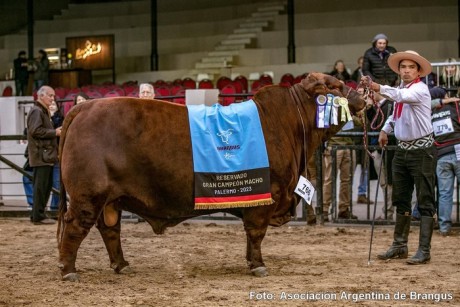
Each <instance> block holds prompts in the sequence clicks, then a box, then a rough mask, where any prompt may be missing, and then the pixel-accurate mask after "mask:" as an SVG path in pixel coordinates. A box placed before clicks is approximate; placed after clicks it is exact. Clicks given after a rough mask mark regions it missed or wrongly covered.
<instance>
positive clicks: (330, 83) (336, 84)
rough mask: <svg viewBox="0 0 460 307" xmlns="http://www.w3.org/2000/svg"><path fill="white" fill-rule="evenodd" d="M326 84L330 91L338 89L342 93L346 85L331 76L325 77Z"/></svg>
mask: <svg viewBox="0 0 460 307" xmlns="http://www.w3.org/2000/svg"><path fill="white" fill-rule="evenodd" d="M324 82H325V83H326V85H327V87H328V88H329V89H331V90H332V89H338V90H340V91H342V89H343V86H344V83H343V82H341V81H339V79H337V78H335V77H333V76H329V75H324Z"/></svg>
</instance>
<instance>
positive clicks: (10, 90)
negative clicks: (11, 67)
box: [2, 85, 13, 97]
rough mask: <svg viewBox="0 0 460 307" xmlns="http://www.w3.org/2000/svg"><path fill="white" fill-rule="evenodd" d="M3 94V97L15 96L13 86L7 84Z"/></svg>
mask: <svg viewBox="0 0 460 307" xmlns="http://www.w3.org/2000/svg"><path fill="white" fill-rule="evenodd" d="M2 96H3V97H11V96H13V88H12V87H11V86H9V85H8V86H5V88H4V89H3V93H2Z"/></svg>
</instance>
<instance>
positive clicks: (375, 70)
mask: <svg viewBox="0 0 460 307" xmlns="http://www.w3.org/2000/svg"><path fill="white" fill-rule="evenodd" d="M393 53H396V49H395V48H393V47H391V46H388V37H387V36H386V35H385V34H377V35H376V36H375V37H374V39H373V40H372V47H371V48H369V49H368V50H366V52H365V53H364V59H363V74H364V75H365V76H370V77H371V78H372V80H373V81H374V82H377V83H379V84H383V85H391V86H394V85H396V80H397V79H398V75H397V74H395V73H394V72H393V71H392V70H391V69H390V68H389V67H388V57H389V56H390V55H391V54H393Z"/></svg>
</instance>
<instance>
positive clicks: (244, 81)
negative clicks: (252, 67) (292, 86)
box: [233, 75, 249, 93]
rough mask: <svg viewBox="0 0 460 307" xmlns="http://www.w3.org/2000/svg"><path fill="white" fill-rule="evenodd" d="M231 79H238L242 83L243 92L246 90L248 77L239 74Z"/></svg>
mask: <svg viewBox="0 0 460 307" xmlns="http://www.w3.org/2000/svg"><path fill="white" fill-rule="evenodd" d="M233 81H239V82H240V83H241V85H243V93H247V92H248V85H249V83H248V79H247V78H246V77H245V76H242V75H239V76H237V77H236V78H235V79H234V80H233Z"/></svg>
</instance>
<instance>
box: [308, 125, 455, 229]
mask: <svg viewBox="0 0 460 307" xmlns="http://www.w3.org/2000/svg"><path fill="white" fill-rule="evenodd" d="M367 135H368V136H369V137H372V136H374V137H375V136H378V135H379V133H378V132H368V133H367ZM335 136H338V137H340V136H341V137H353V138H356V137H361V138H362V137H363V132H339V133H338V134H336V135H335ZM331 147H332V156H333V157H334V158H333V165H332V182H334V183H337V167H336V164H335V162H336V157H337V156H336V153H337V150H350V151H352V150H365V147H364V145H332V146H331ZM368 148H369V150H375V149H379V148H380V147H379V146H377V145H369V146H368ZM396 148H397V146H387V148H386V150H387V151H394V150H396ZM385 159H386V160H385V163H391V161H388V157H387V155H386V156H385ZM322 163H323V162H322V159H321V161H320V163H317V164H316V165H317V166H319V165H321V168H322ZM354 165H355V163H352V164H351V170H350V174H351V176H352V177H351V183H352V184H350V188H349V193H350V210H351V213H353V209H354V205H353V190H352V188H353V180H354V173H355V167H354ZM370 167H371V165H370V163H368V164H367V172H368V174H369V172H370ZM317 169H318V168H317ZM322 179H323V177H322V176H321V177H317V186H318V189H317V199H318V203H317V207H318V208H320V209H321V210H322V204H323V200H322V197H321V198H320V197H319V195H318V194H320V193H322V187H323V180H322ZM459 180H460V179H459V178H457V185H456V193H455V194H456V201H455V202H454V204H453V206H454V207H455V208H454V209H455V211H456V212H455V218H454V219H453V220H452V224H453V225H455V226H460V194H459V192H460V185H459ZM370 181H371V180H370V177H369V176H368V179H367V186H368V188H367V197H368V198H369V199H371V200H374V199H372V198H370V196H372V195H375V194H370ZM375 188H376V189H380V187H379V186H376V187H375ZM373 193H375V191H374V192H373ZM385 196H386V195H385ZM435 200H436V206H437V204H438V193H437V189H436V194H435ZM384 201H387V198H386V197H385V199H384ZM374 205H377V203H376V204H374ZM374 205H370V204H366V205H365V206H366V219H365V220H341V219H338V218H337V212H336V211H337V210H336V209H337V189H336V184H333V185H332V202H331V208H332V210H333V212H332V216H333V218H334V220H336V221H340V222H341V223H363V224H366V223H370V222H371V221H372V215H373V212H372V214H371V207H372V208H373V206H374ZM389 205H391V204H389ZM334 210H335V211H334ZM318 211H319V209H317V212H318ZM372 211H373V210H372ZM317 214H318V213H317ZM378 223H380V224H392V223H393V222H390V221H379V222H378Z"/></svg>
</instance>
